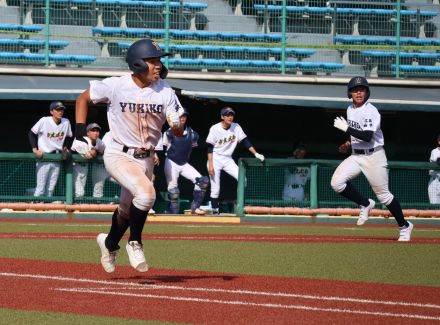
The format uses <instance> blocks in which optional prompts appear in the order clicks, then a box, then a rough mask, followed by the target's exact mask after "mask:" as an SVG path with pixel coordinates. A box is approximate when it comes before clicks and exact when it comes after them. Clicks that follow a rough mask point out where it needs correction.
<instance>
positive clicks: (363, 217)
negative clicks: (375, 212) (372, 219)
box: [356, 199, 376, 226]
mask: <svg viewBox="0 0 440 325" xmlns="http://www.w3.org/2000/svg"><path fill="white" fill-rule="evenodd" d="M368 201H369V202H370V204H369V205H368V206H367V207H364V206H363V205H361V206H360V207H361V211H360V212H359V219H358V221H357V223H356V224H357V225H358V226H362V225H364V224H365V223H366V222H367V220H368V214H369V213H370V211H371V210H372V209H373V208H374V206H375V205H376V203H375V202H374V201H373V200H372V199H368Z"/></svg>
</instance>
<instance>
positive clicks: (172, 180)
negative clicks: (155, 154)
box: [164, 158, 202, 190]
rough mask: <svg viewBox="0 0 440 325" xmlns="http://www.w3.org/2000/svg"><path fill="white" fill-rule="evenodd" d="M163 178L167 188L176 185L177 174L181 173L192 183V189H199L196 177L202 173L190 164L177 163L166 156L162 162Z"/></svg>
mask: <svg viewBox="0 0 440 325" xmlns="http://www.w3.org/2000/svg"><path fill="white" fill-rule="evenodd" d="M164 172H165V178H166V180H167V184H168V190H170V189H172V188H177V187H178V180H179V176H180V175H182V176H183V177H185V178H186V179H188V180H190V181H191V182H192V183H193V184H194V190H200V187H199V186H198V185H197V184H196V178H198V177H202V175H201V174H200V173H199V172H198V171H197V170H196V169H195V168H194V167H193V166H191V165H190V164H188V163H186V164H184V165H178V164H176V163H175V162H174V161H172V160H170V159H168V158H166V159H165V164H164Z"/></svg>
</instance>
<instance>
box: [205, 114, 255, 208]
mask: <svg viewBox="0 0 440 325" xmlns="http://www.w3.org/2000/svg"><path fill="white" fill-rule="evenodd" d="M220 117H221V119H222V120H221V122H219V123H217V124H214V125H213V126H211V128H210V129H209V134H208V137H207V138H206V143H207V145H208V173H209V177H210V181H211V206H212V212H213V214H219V213H220V211H219V201H218V198H219V195H220V172H221V171H222V170H224V171H225V172H226V173H228V174H229V175H231V176H232V177H234V178H235V179H236V180H238V166H237V164H236V163H235V161H234V159H232V154H233V153H234V150H235V148H236V147H237V144H238V143H239V142H240V143H242V144H243V145H244V146H245V147H246V148H247V149H248V150H249V151H250V152H251V153H252V154H253V155H254V156H255V158H257V159H259V160H260V161H262V162H263V161H264V156H263V155H261V154H259V153H258V152H257V151H256V150H255V148H254V147H253V146H252V144H251V142H250V141H249V139H248V138H247V135H246V134H245V133H244V131H243V129H242V128H241V126H240V125H239V124H238V123H234V117H235V111H234V110H233V109H232V108H230V107H224V108H222V110H221V112H220Z"/></svg>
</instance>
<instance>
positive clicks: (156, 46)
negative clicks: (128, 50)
mask: <svg viewBox="0 0 440 325" xmlns="http://www.w3.org/2000/svg"><path fill="white" fill-rule="evenodd" d="M151 44H153V46H154V47H155V48H156V50H158V51H161V49H160V46H159V44H157V42H154V41H153V42H151Z"/></svg>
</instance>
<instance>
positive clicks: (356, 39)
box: [333, 36, 440, 46]
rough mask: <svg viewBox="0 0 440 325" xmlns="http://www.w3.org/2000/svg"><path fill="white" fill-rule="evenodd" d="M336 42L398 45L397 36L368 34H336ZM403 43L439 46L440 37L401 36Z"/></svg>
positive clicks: (400, 40)
mask: <svg viewBox="0 0 440 325" xmlns="http://www.w3.org/2000/svg"><path fill="white" fill-rule="evenodd" d="M333 40H334V43H335V44H337V43H341V44H353V45H354V44H359V45H396V43H397V38H396V37H366V36H335V37H334V39H333ZM399 42H400V44H401V45H425V46H438V45H440V39H439V38H416V37H401V38H399Z"/></svg>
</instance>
